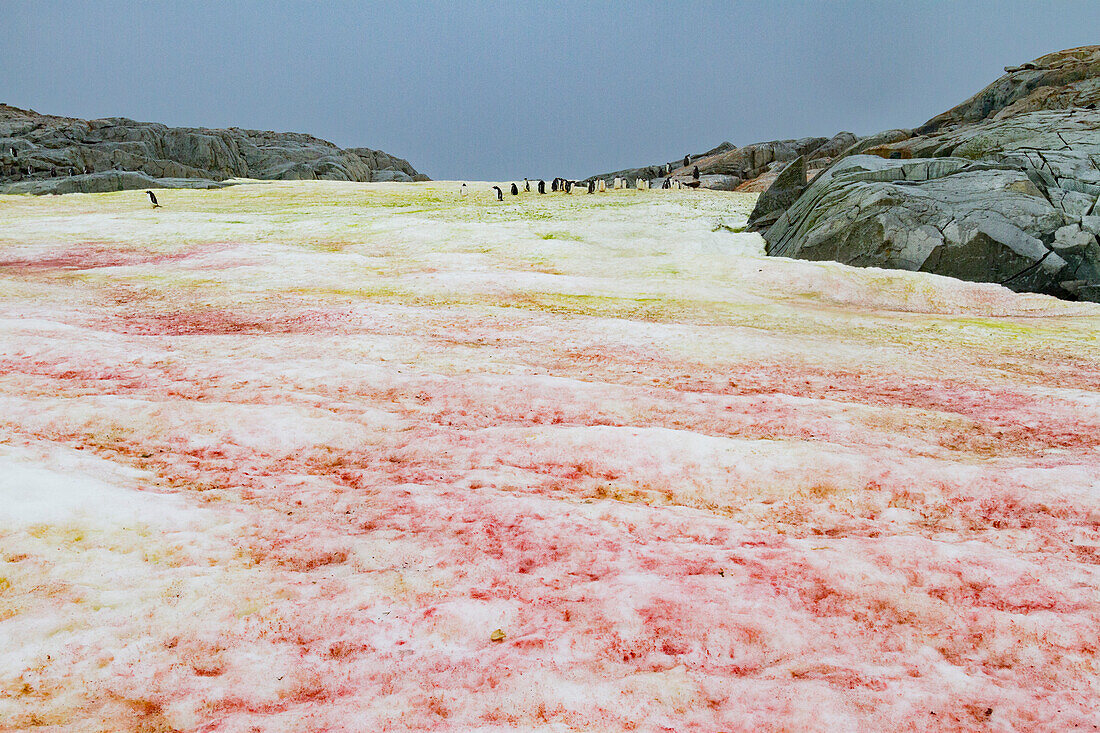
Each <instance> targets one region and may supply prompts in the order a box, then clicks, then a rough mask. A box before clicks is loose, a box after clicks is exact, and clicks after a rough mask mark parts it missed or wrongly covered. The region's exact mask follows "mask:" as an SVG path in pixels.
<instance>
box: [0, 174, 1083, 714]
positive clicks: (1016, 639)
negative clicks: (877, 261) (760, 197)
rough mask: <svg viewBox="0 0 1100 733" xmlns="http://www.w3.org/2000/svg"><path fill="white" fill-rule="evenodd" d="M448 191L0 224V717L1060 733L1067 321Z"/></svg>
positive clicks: (685, 221) (1033, 306)
mask: <svg viewBox="0 0 1100 733" xmlns="http://www.w3.org/2000/svg"><path fill="white" fill-rule="evenodd" d="M472 189H473V190H474V191H475V194H474V195H472V196H471V197H470V198H467V199H462V198H460V197H459V196H458V192H457V184H440V183H428V184H415V185H410V184H402V185H395V184H347V183H324V182H310V183H299V182H294V183H290V182H288V183H274V184H266V185H242V186H238V187H232V188H228V189H225V190H220V191H214V192H208V191H187V190H182V191H171V192H163V193H162V194H161V195H160V199H161V203H162V204H163V208H161V209H157V210H152V209H151V208H149V207H148V204H147V202H146V200H145V195H144V193H142V192H140V191H137V192H123V193H116V194H102V195H79V194H74V195H69V196H64V197H13V196H9V197H0V730H3V731H14V730H26V729H36V730H56V731H107V730H109V731H144V732H151V731H169V730H182V731H230V732H238V731H239V732H241V733H244V732H249V731H314V730H317V731H320V730H334V731H335V730H340V731H344V730H347V731H380V730H451V731H472V730H485V731H504V730H514V729H520V730H523V729H528V730H530V729H545V730H555V731H564V730H594V731H620V730H639V731H660V730H670V731H690V730H698V731H716V730H730V731H733V730H737V731H750V730H751V731H773V730H774V731H780V730H783V731H871V730H883V731H885V730H929V731H931V730H991V731H1011V730H1044V731H1052V730H1058V731H1066V730H1077V729H1086V730H1093V729H1095V728H1096V724H1097V721H1098V720H1100V690H1098V682H1097V680H1098V678H1100V662H1098V659H1100V655H1098V652H1100V649H1098V645H1100V642H1098V629H1100V572H1098V563H1100V549H1098V544H1100V344H1098V342H1097V332H1098V327H1100V308H1098V307H1096V306H1091V305H1085V304H1074V303H1065V302H1061V301H1058V300H1054V299H1051V298H1046V297H1042V296H1036V295H1022V294H1014V293H1011V292H1009V291H1007V290H1004V289H1002V288H999V287H997V286H993V285H983V284H969V283H962V282H958V281H955V280H950V279H947V278H941V277H936V276H930V275H922V274H916V273H903V272H886V271H881V270H869V269H852V268H847V267H843V266H841V265H838V264H831V263H812V262H800V261H791V260H782V259H772V258H765V257H763V256H762V241H761V240H760V238H759V237H757V236H756V235H752V234H737V233H734V232H733V230H735V229H737V228H738V225H739V224H741V223H743V222H744V219H745V217H746V215H747V213H748V211H749V210H750V209H751V207H752V204H753V199H754V197H753V196H752V195H746V194H727V193H713V192H697V191H642V192H639V191H617V192H609V193H607V194H601V195H598V196H587V195H583V196H564V195H561V194H558V195H547V196H541V197H540V196H538V194H529V195H524V196H521V197H518V198H512V197H506V201H505V202H504V203H503V204H499V203H497V202H496V201H494V200H491V198H490V194H489V191H488V185H487V184H486V185H480V184H479V185H477V186H473V187H472ZM497 629H500V630H501V631H502V632H503V633H504V638H503V640H500V641H496V642H494V641H492V640H491V637H492V636H493V632H494V631H496V630H497ZM498 636H499V635H498Z"/></svg>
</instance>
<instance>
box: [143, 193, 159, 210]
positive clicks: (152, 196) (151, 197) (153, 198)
mask: <svg viewBox="0 0 1100 733" xmlns="http://www.w3.org/2000/svg"><path fill="white" fill-rule="evenodd" d="M145 193H147V194H149V200H150V201H151V202H153V208H154V209H159V208H160V204H158V203H157V195H156V194H155V193H153V192H152V191H146V192H145Z"/></svg>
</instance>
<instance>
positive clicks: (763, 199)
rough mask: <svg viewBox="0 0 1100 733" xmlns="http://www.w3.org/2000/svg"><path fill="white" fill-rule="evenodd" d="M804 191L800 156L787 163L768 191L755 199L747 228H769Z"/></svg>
mask: <svg viewBox="0 0 1100 733" xmlns="http://www.w3.org/2000/svg"><path fill="white" fill-rule="evenodd" d="M805 190H806V159H805V158H804V157H802V156H801V155H800V156H798V157H797V158H795V159H794V160H792V161H791V162H790V163H788V164H787V165H786V167H784V168H783V170H781V171H780V172H779V175H778V176H777V177H776V179H775V181H773V182H772V185H771V186H770V187H769V188H768V190H766V191H764V193H762V194H760V197H759V198H757V199H756V207H755V208H753V210H752V214H750V215H749V226H750V227H752V228H754V229H760V228H766V227H769V226H771V225H772V224H773V223H774V222H775V220H776V219H778V218H779V216H780V215H781V214H782V213H783V212H784V211H786V210H787V209H788V208H789V207H790V205H791V204H793V203H794V202H795V201H797V200H798V197H799V196H801V195H802V192H803V191H805Z"/></svg>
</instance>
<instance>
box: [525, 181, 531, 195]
mask: <svg viewBox="0 0 1100 733" xmlns="http://www.w3.org/2000/svg"><path fill="white" fill-rule="evenodd" d="M523 190H524V191H526V192H527V193H531V182H530V181H528V180H527V179H526V178H524V179H523Z"/></svg>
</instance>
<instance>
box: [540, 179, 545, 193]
mask: <svg viewBox="0 0 1100 733" xmlns="http://www.w3.org/2000/svg"><path fill="white" fill-rule="evenodd" d="M539 193H546V181H544V180H542V179H541V178H540V179H539Z"/></svg>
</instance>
